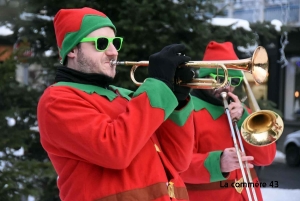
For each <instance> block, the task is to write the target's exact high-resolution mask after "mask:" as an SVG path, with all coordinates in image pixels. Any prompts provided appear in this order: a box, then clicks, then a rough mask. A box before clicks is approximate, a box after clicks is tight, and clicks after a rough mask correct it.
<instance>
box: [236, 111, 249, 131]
mask: <svg viewBox="0 0 300 201" xmlns="http://www.w3.org/2000/svg"><path fill="white" fill-rule="evenodd" d="M243 106H244V113H243V115H242V117H241V118H240V120H239V121H238V122H237V125H238V127H239V129H241V126H242V124H243V122H244V120H245V119H246V118H247V117H248V116H249V112H248V110H247V109H246V108H245V105H243Z"/></svg>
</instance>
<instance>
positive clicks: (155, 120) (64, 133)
mask: <svg viewBox="0 0 300 201" xmlns="http://www.w3.org/2000/svg"><path fill="white" fill-rule="evenodd" d="M65 20H67V21H70V22H69V24H68V25H66V26H62V25H65V24H66V23H65V22H64V21H65ZM87 22H88V24H86V23H87ZM91 22H92V23H91ZM54 24H55V27H56V35H57V37H58V39H57V41H58V47H59V48H60V56H61V59H62V61H64V60H65V58H66V55H67V53H68V52H69V51H70V50H71V49H72V47H74V46H75V45H76V44H77V43H78V42H79V41H80V40H81V39H82V38H83V37H85V36H86V35H87V34H88V33H89V32H92V31H93V30H96V29H99V28H101V27H105V26H109V27H112V28H113V29H115V28H114V26H113V24H112V23H111V21H110V20H109V19H108V17H107V16H105V15H104V14H103V13H101V12H98V11H95V10H93V9H90V8H82V9H64V10H61V11H60V12H59V13H58V14H57V16H56V17H55V19H54ZM83 27H84V28H87V29H88V31H86V30H82V28H83ZM89 78H91V79H89ZM101 79H103V80H104V79H105V77H104V76H102V75H97V76H95V77H91V76H87V75H86V74H83V73H80V72H78V71H75V70H73V69H71V68H67V67H60V68H58V72H57V77H56V83H55V84H53V85H52V86H50V87H48V88H47V89H46V90H45V91H44V93H43V95H42V97H41V98H40V101H39V104H38V123H39V129H40V135H41V143H42V146H43V147H44V149H45V150H46V151H47V153H48V155H49V158H50V160H51V162H52V164H53V166H54V168H55V170H56V172H57V174H58V180H57V185H58V188H59V191H60V198H61V200H63V201H77V200H78V201H121V200H124V201H125V200H126V201H130V200H141V201H148V200H149V201H150V200H156V201H164V200H167V201H170V200H171V199H172V200H188V194H187V191H186V188H185V185H184V182H183V181H182V179H181V177H180V176H179V173H178V172H182V171H184V170H186V169H187V167H188V165H189V163H190V160H191V158H192V147H193V142H194V141H193V140H194V139H193V137H194V132H193V126H192V125H193V122H192V115H191V112H192V110H193V103H192V101H189V102H188V103H187V104H186V105H185V106H184V107H183V108H182V109H181V110H174V109H175V108H176V106H177V105H178V101H177V99H176V97H175V95H174V93H173V92H172V91H171V90H170V88H169V87H168V86H167V85H166V84H164V83H163V82H162V81H160V80H158V79H154V78H148V79H147V80H146V81H145V82H144V83H143V84H142V85H141V86H140V87H139V88H138V90H137V91H135V92H133V91H130V90H126V89H123V88H118V87H115V86H106V85H105V83H104V82H103V83H101ZM94 81H95V82H97V81H99V82H98V83H97V84H94ZM153 92H155V93H153Z"/></svg>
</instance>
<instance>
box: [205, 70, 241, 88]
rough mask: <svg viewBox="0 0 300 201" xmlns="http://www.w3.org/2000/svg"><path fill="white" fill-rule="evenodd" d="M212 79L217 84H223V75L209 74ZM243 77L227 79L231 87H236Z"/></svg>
mask: <svg viewBox="0 0 300 201" xmlns="http://www.w3.org/2000/svg"><path fill="white" fill-rule="evenodd" d="M209 75H210V76H211V77H212V78H214V79H215V80H216V81H218V82H224V79H225V78H224V75H216V74H214V73H210V74H209ZM242 80H243V77H228V81H229V83H230V85H231V86H233V87H237V86H239V85H240V84H241V82H242Z"/></svg>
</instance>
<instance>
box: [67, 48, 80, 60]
mask: <svg viewBox="0 0 300 201" xmlns="http://www.w3.org/2000/svg"><path fill="white" fill-rule="evenodd" d="M77 53H78V47H77V46H75V47H74V48H73V49H72V50H71V51H70V52H69V53H68V54H67V56H68V57H70V58H75V57H76V56H77Z"/></svg>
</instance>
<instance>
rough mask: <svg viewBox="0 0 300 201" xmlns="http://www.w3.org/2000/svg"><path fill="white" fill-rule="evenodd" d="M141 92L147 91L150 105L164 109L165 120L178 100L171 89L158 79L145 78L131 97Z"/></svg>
mask: <svg viewBox="0 0 300 201" xmlns="http://www.w3.org/2000/svg"><path fill="white" fill-rule="evenodd" d="M142 93H147V96H148V98H149V101H150V104H151V106H152V107H155V108H161V109H163V110H164V111H165V120H166V119H167V118H168V117H169V116H170V114H171V113H172V112H173V111H174V109H175V108H176V106H177V105H178V101H177V99H176V97H175V95H174V93H173V92H172V91H171V89H170V88H169V87H168V86H167V85H166V84H165V83H163V82H162V81H160V80H158V79H154V78H147V79H146V80H145V82H144V83H143V84H142V85H141V86H140V87H139V88H138V89H137V90H136V91H135V92H134V94H133V98H134V97H137V96H138V95H140V94H142Z"/></svg>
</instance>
